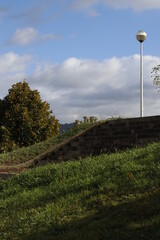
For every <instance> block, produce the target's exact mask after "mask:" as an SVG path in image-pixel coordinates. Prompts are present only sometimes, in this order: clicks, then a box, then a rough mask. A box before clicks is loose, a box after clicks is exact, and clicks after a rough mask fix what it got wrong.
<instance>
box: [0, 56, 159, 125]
mask: <svg viewBox="0 0 160 240" xmlns="http://www.w3.org/2000/svg"><path fill="white" fill-rule="evenodd" d="M32 63H33V64H36V63H35V62H34V60H33V59H32V57H31V56H27V55H24V56H20V55H17V54H15V53H13V52H10V53H7V54H4V55H0V97H1V98H3V97H4V96H5V95H6V94H7V91H8V89H9V88H11V86H12V84H14V83H16V82H18V81H23V80H24V78H26V79H27V81H28V82H29V84H30V86H31V88H32V89H38V90H39V92H40V94H41V97H42V99H43V100H46V101H47V102H49V103H50V105H51V108H52V109H53V112H54V114H55V115H56V117H57V118H58V119H59V120H60V122H72V121H74V120H75V119H77V118H78V119H82V117H83V116H85V115H88V116H90V115H96V116H99V117H107V116H113V115H115V114H116V115H122V116H126V117H129V116H130V117H133V116H139V55H137V54H135V55H133V56H128V57H122V58H116V57H113V58H111V59H106V60H104V61H96V60H92V59H77V58H70V59H67V60H66V61H64V62H63V63H61V64H54V63H50V64H48V63H42V64H40V63H39V64H38V65H37V67H36V68H35V69H34V65H33V66H32V69H33V72H32V73H30V75H28V68H29V67H30V64H32ZM159 63H160V57H155V56H144V113H145V115H156V114H160V110H159V102H160V93H158V92H157V90H156V89H155V87H154V86H153V79H151V77H150V75H151V70H152V67H153V66H155V65H157V64H159Z"/></svg>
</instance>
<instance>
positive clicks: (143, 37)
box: [136, 30, 147, 117]
mask: <svg viewBox="0 0 160 240" xmlns="http://www.w3.org/2000/svg"><path fill="white" fill-rule="evenodd" d="M146 37H147V34H146V33H145V32H144V31H143V30H140V31H138V32H137V35H136V38H137V40H138V41H139V42H140V117H143V42H144V41H145V40H146Z"/></svg>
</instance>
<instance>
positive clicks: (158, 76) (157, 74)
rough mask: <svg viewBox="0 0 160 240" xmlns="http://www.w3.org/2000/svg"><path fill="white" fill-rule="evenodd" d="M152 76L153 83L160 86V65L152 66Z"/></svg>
mask: <svg viewBox="0 0 160 240" xmlns="http://www.w3.org/2000/svg"><path fill="white" fill-rule="evenodd" d="M151 74H152V75H151V77H153V83H154V85H155V86H156V88H159V87H160V65H157V66H155V67H154V68H152V72H151Z"/></svg>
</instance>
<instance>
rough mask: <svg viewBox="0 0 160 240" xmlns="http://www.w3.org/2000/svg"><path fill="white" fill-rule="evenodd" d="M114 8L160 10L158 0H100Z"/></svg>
mask: <svg viewBox="0 0 160 240" xmlns="http://www.w3.org/2000/svg"><path fill="white" fill-rule="evenodd" d="M102 2H104V3H106V4H108V5H110V6H113V7H115V8H132V9H134V10H150V9H160V1H159V0H134V1H130V0H102Z"/></svg>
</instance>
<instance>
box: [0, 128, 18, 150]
mask: <svg viewBox="0 0 160 240" xmlns="http://www.w3.org/2000/svg"><path fill="white" fill-rule="evenodd" d="M0 139H2V141H0V152H3V153H6V152H8V151H11V150H13V149H15V148H16V144H15V142H14V141H13V140H12V138H11V134H10V132H9V130H8V129H7V128H6V127H5V126H0Z"/></svg>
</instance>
